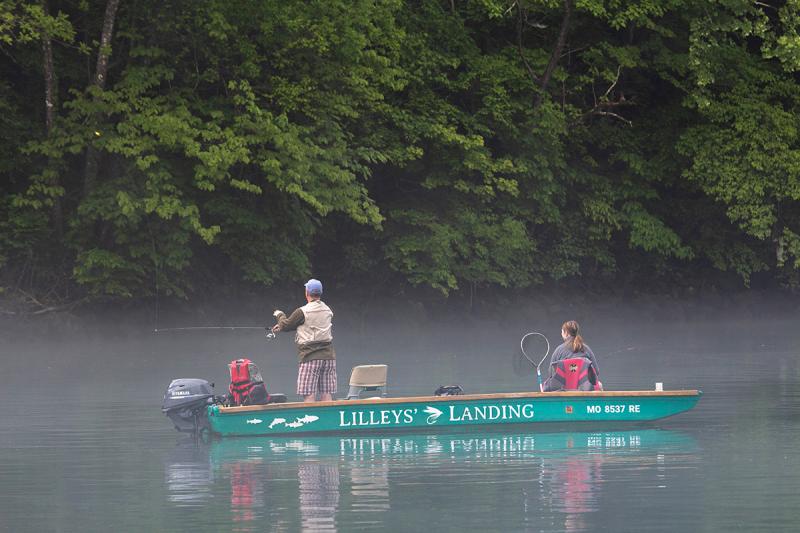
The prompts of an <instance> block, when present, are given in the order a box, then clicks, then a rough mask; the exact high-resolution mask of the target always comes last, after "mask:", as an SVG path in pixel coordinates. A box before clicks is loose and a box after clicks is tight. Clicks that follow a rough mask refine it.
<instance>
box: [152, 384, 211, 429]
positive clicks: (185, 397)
mask: <svg viewBox="0 0 800 533" xmlns="http://www.w3.org/2000/svg"><path fill="white" fill-rule="evenodd" d="M213 387H214V384H213V383H209V382H208V381H206V380H204V379H191V378H188V379H186V378H183V379H173V380H172V383H170V384H169V388H167V392H165V393H164V403H163V404H162V405H161V411H162V412H163V413H164V414H165V415H167V416H168V417H169V419H170V420H172V423H173V424H175V429H177V430H178V431H183V432H186V433H195V434H200V433H201V432H203V430H207V429H208V427H209V426H208V416H207V412H206V411H207V408H208V406H209V405H213V404H215V403H220V402H221V401H222V398H221V397H218V396H215V395H214V391H213Z"/></svg>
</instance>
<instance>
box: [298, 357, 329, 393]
mask: <svg viewBox="0 0 800 533" xmlns="http://www.w3.org/2000/svg"><path fill="white" fill-rule="evenodd" d="M317 393H330V394H335V393H336V359H315V360H313V361H306V362H305V363H300V367H299V369H298V370H297V394H299V395H301V396H308V395H309V394H317Z"/></svg>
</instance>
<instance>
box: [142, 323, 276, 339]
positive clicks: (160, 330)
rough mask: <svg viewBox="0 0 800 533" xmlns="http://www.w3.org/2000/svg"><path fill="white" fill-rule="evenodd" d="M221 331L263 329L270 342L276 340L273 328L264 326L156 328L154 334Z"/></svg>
mask: <svg viewBox="0 0 800 533" xmlns="http://www.w3.org/2000/svg"><path fill="white" fill-rule="evenodd" d="M219 329H228V330H236V329H261V330H264V335H265V336H266V337H267V339H268V340H272V339H274V338H275V333H274V332H273V331H272V328H269V327H263V326H188V327H183V328H155V329H154V330H153V333H163V332H165V331H202V330H219Z"/></svg>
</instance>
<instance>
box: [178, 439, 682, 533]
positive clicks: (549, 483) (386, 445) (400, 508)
mask: <svg viewBox="0 0 800 533" xmlns="http://www.w3.org/2000/svg"><path fill="white" fill-rule="evenodd" d="M191 446H193V447H192V448H191V451H188V450H187V451H185V452H184V453H183V454H179V453H175V454H173V456H174V457H175V460H174V462H168V464H167V466H166V470H167V475H166V479H167V483H168V485H169V487H168V488H169V492H170V501H171V502H173V503H174V504H175V505H187V504H191V503H198V504H199V503H202V502H204V501H205V500H206V499H207V498H208V495H209V494H220V493H225V492H227V493H228V495H229V498H222V499H223V500H227V501H229V514H230V516H231V518H232V522H233V523H234V524H235V529H237V530H241V531H250V530H257V529H263V527H264V524H271V529H273V530H293V529H300V530H303V531H336V530H343V531H344V530H351V529H370V528H374V527H377V526H379V525H383V526H385V525H387V524H393V523H394V522H393V520H397V519H401V520H402V523H401V524H402V529H408V530H412V529H422V528H425V525H426V524H428V525H429V524H430V523H431V522H432V521H434V520H436V519H437V509H441V508H442V505H444V503H445V502H447V504H448V505H449V506H450V507H451V508H452V506H453V501H454V500H455V501H461V502H462V503H467V502H469V503H468V505H469V508H468V509H465V511H469V512H470V514H471V515H474V516H475V517H476V519H475V520H474V521H471V523H470V526H472V527H477V526H480V525H481V524H482V523H483V525H485V526H486V527H494V528H497V527H500V528H501V529H528V528H531V529H539V528H541V526H542V524H543V523H547V524H549V525H548V527H555V528H557V529H563V530H566V531H587V530H589V529H591V524H592V520H591V519H590V515H591V514H592V513H595V512H597V511H598V510H599V509H600V506H601V501H602V499H603V498H604V497H605V496H608V495H607V494H604V493H605V492H606V484H605V483H604V476H605V472H606V470H614V471H615V475H617V476H618V475H619V472H620V471H621V470H626V469H627V470H628V471H633V472H635V473H636V474H635V475H636V477H637V479H639V481H640V482H642V483H645V484H647V485H649V486H651V487H658V486H662V487H663V486H666V485H669V483H670V482H671V481H670V474H669V472H668V471H666V470H665V468H664V466H665V461H666V462H673V461H677V462H680V463H681V464H682V465H684V466H685V465H686V464H691V463H692V462H694V461H695V460H696V457H695V451H696V444H695V441H694V439H693V438H692V437H691V436H690V435H688V434H685V433H682V432H678V431H667V430H661V429H641V430H631V431H603V432H565V433H537V432H531V433H515V434H497V433H462V434H437V435H398V436H390V437H309V438H302V439H298V438H232V439H223V440H220V441H215V442H212V443H211V444H210V445H199V446H196V445H191ZM186 454H189V456H191V457H192V458H193V461H191V462H190V461H187V459H186V457H187V455H186ZM203 454H204V455H205V459H201V458H200V457H202V456H203ZM659 465H660V467H659ZM501 508H505V510H506V511H514V512H504V513H498V510H499V509H501ZM408 509H414V510H415V513H412V514H411V515H409V513H408ZM401 516H402V518H401ZM543 520H544V522H543ZM401 524H398V525H401Z"/></svg>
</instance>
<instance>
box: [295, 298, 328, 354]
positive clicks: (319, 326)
mask: <svg viewBox="0 0 800 533" xmlns="http://www.w3.org/2000/svg"><path fill="white" fill-rule="evenodd" d="M300 310H301V311H303V316H304V317H305V321H304V322H303V323H302V324H300V325H299V326H297V333H296V334H295V336H294V342H295V343H297V344H298V345H303V344H310V343H313V342H332V341H333V323H332V322H331V320H332V319H333V311H331V308H330V307H328V306H327V305H325V303H324V302H322V301H320V300H314V301H313V302H309V303H307V304H306V305H304V306H303V307H301V308H300Z"/></svg>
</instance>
